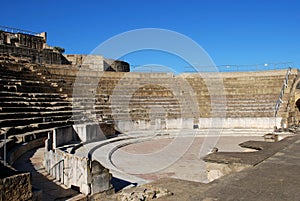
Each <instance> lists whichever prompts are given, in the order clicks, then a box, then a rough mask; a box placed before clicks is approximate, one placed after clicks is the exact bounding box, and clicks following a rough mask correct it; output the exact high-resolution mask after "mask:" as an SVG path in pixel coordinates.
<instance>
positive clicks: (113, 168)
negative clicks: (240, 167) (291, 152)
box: [76, 136, 263, 184]
mask: <svg viewBox="0 0 300 201" xmlns="http://www.w3.org/2000/svg"><path fill="white" fill-rule="evenodd" d="M248 140H257V141H262V140H263V137H261V136H221V137H218V138H212V137H193V138H192V137H182V138H180V139H177V138H174V137H154V138H150V139H149V138H148V139H147V138H145V139H137V138H130V137H127V138H126V137H124V136H123V137H122V138H120V139H114V138H113V139H110V140H109V141H110V142H108V141H106V142H103V141H99V142H92V143H88V144H86V145H84V146H83V147H81V148H80V149H79V150H77V151H76V154H78V155H81V156H83V155H86V156H87V155H92V159H93V160H98V161H99V162H100V163H101V164H102V165H103V166H104V167H106V168H108V169H109V170H110V172H111V173H112V174H113V177H114V178H118V179H121V180H124V181H128V182H131V183H137V184H142V183H147V182H150V181H153V180H157V179H160V178H164V177H173V178H178V179H183V180H189V181H197V182H207V177H206V171H205V163H204V162H203V161H202V160H201V153H202V152H203V150H204V148H207V146H206V145H207V144H209V146H213V145H214V147H217V148H218V151H245V150H244V149H243V148H241V147H239V146H238V144H239V143H242V142H245V141H248ZM208 148H209V149H211V148H213V147H208ZM204 152H205V150H204ZM204 152H203V153H204ZM203 153H202V154H203ZM202 156H203V155H202Z"/></svg>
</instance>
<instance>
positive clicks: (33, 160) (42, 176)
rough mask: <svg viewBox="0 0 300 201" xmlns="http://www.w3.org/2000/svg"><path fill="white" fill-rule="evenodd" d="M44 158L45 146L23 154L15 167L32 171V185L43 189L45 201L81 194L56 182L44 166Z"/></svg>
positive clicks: (64, 198)
mask: <svg viewBox="0 0 300 201" xmlns="http://www.w3.org/2000/svg"><path fill="white" fill-rule="evenodd" d="M43 158H44V148H39V149H37V150H32V151H29V152H27V153H26V154H24V155H23V156H21V157H20V158H19V159H18V160H17V161H16V162H15V163H14V167H15V168H16V169H17V170H20V171H28V172H30V173H31V176H32V179H31V182H32V185H33V187H35V188H37V189H42V194H43V201H52V200H66V199H69V198H71V197H74V196H76V195H79V193H78V192H76V191H74V190H72V189H67V188H65V187H64V186H62V185H59V184H58V183H55V181H54V179H53V178H52V177H50V176H49V175H48V174H47V172H46V171H45V169H44V168H43V164H42V161H43Z"/></svg>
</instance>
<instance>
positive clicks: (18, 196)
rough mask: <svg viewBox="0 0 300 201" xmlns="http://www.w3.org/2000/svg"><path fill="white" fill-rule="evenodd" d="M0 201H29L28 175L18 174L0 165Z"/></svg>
mask: <svg viewBox="0 0 300 201" xmlns="http://www.w3.org/2000/svg"><path fill="white" fill-rule="evenodd" d="M0 171H1V173H0V200H5V201H15V200H24V201H25V200H31V199H32V186H31V182H30V173H19V172H16V171H15V170H12V169H11V168H9V167H7V166H4V165H3V164H2V163H1V164H0Z"/></svg>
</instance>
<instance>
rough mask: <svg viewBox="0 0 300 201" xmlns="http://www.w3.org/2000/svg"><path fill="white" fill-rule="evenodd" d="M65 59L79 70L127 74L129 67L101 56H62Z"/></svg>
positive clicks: (121, 62) (126, 64) (125, 63)
mask: <svg viewBox="0 0 300 201" xmlns="http://www.w3.org/2000/svg"><path fill="white" fill-rule="evenodd" d="M64 56H65V58H66V59H67V60H68V61H69V62H70V63H71V64H72V65H75V66H77V67H80V68H87V69H92V70H98V71H113V72H129V71H130V66H129V64H128V63H127V62H124V61H120V60H113V59H106V58H104V57H103V56H101V55H82V54H64Z"/></svg>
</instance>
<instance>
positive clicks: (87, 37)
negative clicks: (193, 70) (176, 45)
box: [0, 0, 300, 68]
mask: <svg viewBox="0 0 300 201" xmlns="http://www.w3.org/2000/svg"><path fill="white" fill-rule="evenodd" d="M299 10H300V1H297V0H185V1H179V0H177V1H176V0H173V1H171V0H164V1H163V0H151V1H149V0H147V1H146V0H127V1H125V0H124V1H121V0H110V1H96V0H94V1H89V0H86V1H74V0H73V1H70V0H63V1H58V0H52V1H49V0H44V1H34V0H26V1H20V0H15V1H4V2H1V12H0V25H3V26H11V27H16V28H21V29H25V30H31V31H35V32H42V31H46V32H47V33H48V44H50V45H53V46H60V47H64V48H65V49H66V53H70V54H71V53H74V54H81V53H82V54H89V53H90V52H91V51H92V50H93V49H94V48H95V47H97V46H98V45H99V44H101V43H102V42H104V41H105V40H107V39H109V38H111V37H113V36H115V35H117V34H120V33H123V32H126V31H130V30H132V29H140V28H162V29H170V30H173V31H176V32H179V33H181V34H184V35H186V36H188V37H190V38H191V39H193V40H194V41H196V42H197V43H198V44H199V45H201V46H202V47H203V48H204V49H205V50H206V52H207V53H208V54H209V55H210V57H211V58H212V59H213V61H214V62H215V63H216V64H217V65H229V64H230V65H231V64H238V65H245V64H263V63H279V62H294V66H295V67H299V66H300V40H299V37H300V12H299ZM104 56H105V55H104ZM165 56H166V55H158V53H153V52H151V51H148V52H144V53H140V54H139V53H136V55H134V54H131V55H128V56H127V57H126V56H125V57H124V59H125V60H127V61H128V62H130V63H131V64H132V65H144V64H149V63H157V64H163V65H175V66H176V65H178V66H181V65H185V64H184V62H178V63H177V64H175V63H174V62H176V61H175V60H176V59H175V60H173V61H172V62H173V63H172V62H170V63H168V62H167V63H164V62H163V60H164V57H165ZM155 58H156V59H155ZM167 60H172V59H170V58H169V59H168V58H165V61H167ZM178 66H177V68H178Z"/></svg>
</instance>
